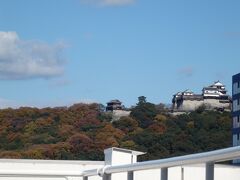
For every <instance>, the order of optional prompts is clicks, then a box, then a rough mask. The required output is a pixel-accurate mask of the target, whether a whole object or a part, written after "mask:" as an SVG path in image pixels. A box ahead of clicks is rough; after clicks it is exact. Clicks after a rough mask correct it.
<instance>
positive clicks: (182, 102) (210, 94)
mask: <svg viewBox="0 0 240 180" xmlns="http://www.w3.org/2000/svg"><path fill="white" fill-rule="evenodd" d="M172 103H173V107H172V109H173V111H174V112H190V111H194V110H196V109H197V108H199V107H200V106H203V105H205V107H206V108H207V109H210V110H212V109H217V110H230V108H231V97H230V96H229V95H227V90H226V88H225V85H223V84H222V83H221V82H219V81H217V82H215V83H214V84H212V85H210V86H208V87H204V88H203V89H202V94H194V93H193V92H192V91H190V90H186V91H183V92H178V93H176V94H175V95H173V99H172Z"/></svg>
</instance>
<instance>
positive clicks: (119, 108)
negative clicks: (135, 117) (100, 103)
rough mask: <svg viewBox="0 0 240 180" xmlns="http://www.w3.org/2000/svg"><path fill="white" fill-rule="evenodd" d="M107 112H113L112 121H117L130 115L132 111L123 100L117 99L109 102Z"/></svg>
mask: <svg viewBox="0 0 240 180" xmlns="http://www.w3.org/2000/svg"><path fill="white" fill-rule="evenodd" d="M106 112H109V113H111V114H112V121H117V120H119V119H120V118H121V117H124V116H129V115H130V113H131V111H128V110H127V109H126V108H125V107H124V105H122V102H121V101H119V100H117V99H114V100H111V101H109V102H107V107H106Z"/></svg>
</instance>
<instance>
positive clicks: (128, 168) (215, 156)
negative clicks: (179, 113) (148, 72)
mask: <svg viewBox="0 0 240 180" xmlns="http://www.w3.org/2000/svg"><path fill="white" fill-rule="evenodd" d="M237 158H240V146H238V147H231V148H226V149H221V150H215V151H210V152H204V153H198V154H191V155H186V156H180V157H173V158H167V159H160V160H154V161H145V162H139V163H134V164H127V165H118V166H105V167H103V168H101V169H93V170H87V171H84V172H83V179H84V180H88V177H90V176H96V175H99V176H101V177H102V179H103V180H111V175H112V174H113V173H121V172H127V173H128V178H127V180H133V179H134V171H140V170H149V169H161V180H168V168H170V167H176V166H183V165H191V164H200V163H204V164H205V165H206V176H205V177H206V178H205V180H214V163H216V162H222V161H227V160H233V159H237Z"/></svg>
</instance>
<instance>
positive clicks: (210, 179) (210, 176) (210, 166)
mask: <svg viewBox="0 0 240 180" xmlns="http://www.w3.org/2000/svg"><path fill="white" fill-rule="evenodd" d="M206 180H214V162H208V163H206Z"/></svg>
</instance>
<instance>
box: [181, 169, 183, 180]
mask: <svg viewBox="0 0 240 180" xmlns="http://www.w3.org/2000/svg"><path fill="white" fill-rule="evenodd" d="M181 180H184V167H181Z"/></svg>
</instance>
